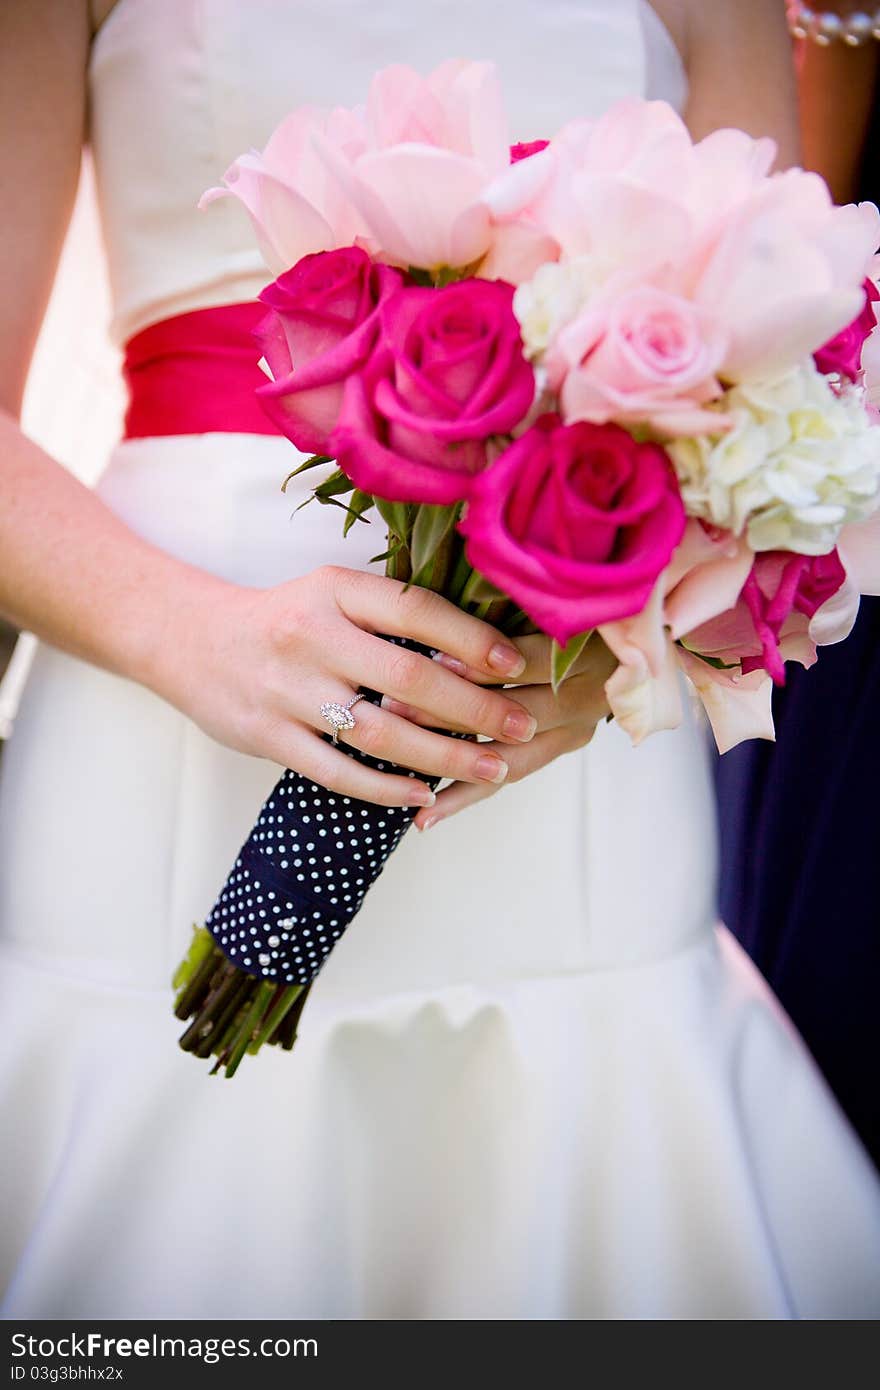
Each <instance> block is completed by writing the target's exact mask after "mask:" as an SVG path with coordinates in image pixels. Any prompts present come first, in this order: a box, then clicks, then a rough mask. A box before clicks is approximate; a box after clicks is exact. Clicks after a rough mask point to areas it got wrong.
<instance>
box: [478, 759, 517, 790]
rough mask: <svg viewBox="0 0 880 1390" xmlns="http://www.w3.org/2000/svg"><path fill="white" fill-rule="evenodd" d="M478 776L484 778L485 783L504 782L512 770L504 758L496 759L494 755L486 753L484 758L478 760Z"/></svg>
mask: <svg viewBox="0 0 880 1390" xmlns="http://www.w3.org/2000/svg"><path fill="white" fill-rule="evenodd" d="M476 770H477V776H478V777H482V779H483V781H484V782H496V783H500V782H503V781H504V779H505V777H506V776H507V774H508V772H509V771H510V768H509V767H508V766H507V763H506V762H504V760H503V759H502V758H496V756H495V754H494V753H485V754H484V755H483V757H482V758H477V762H476Z"/></svg>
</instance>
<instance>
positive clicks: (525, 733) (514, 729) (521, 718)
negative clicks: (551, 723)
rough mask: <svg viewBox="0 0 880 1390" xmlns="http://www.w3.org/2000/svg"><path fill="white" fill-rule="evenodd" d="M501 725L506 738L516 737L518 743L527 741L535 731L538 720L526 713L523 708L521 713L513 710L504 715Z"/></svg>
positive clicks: (532, 736) (533, 735)
mask: <svg viewBox="0 0 880 1390" xmlns="http://www.w3.org/2000/svg"><path fill="white" fill-rule="evenodd" d="M501 727H502V729H503V730H504V733H505V734H506V735H507V737H508V738H515V739H518V740H519V742H520V743H528V742H529V740H530V739H533V738H534V737H535V734H536V733H537V730H538V721H537V719H535V717H534V716H533V715H531V714H526V712H525V710H523V711H522V713H520V712H519V711H517V710H514V711H513V712H512V713H511V714H508V715H507V716H506V717H505V720H504V723H503V724H502V726H501Z"/></svg>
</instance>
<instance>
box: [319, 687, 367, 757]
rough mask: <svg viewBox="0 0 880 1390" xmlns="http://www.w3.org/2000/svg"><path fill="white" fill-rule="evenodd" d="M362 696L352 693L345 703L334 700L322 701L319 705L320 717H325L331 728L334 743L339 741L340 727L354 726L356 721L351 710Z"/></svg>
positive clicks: (349, 727) (348, 727)
mask: <svg viewBox="0 0 880 1390" xmlns="http://www.w3.org/2000/svg"><path fill="white" fill-rule="evenodd" d="M363 698H364V696H363V694H360V695H352V697H351V699H350V700H349V701H348V703H347V704H345V705H340V704H339V702H338V701H336V700H325V701H324V703H323V705H322V706H321V718H322V719H326V721H327V723H328V724H329V725H330V727H331V729H332V730H333V743H334V745H335V744H337V743H338V742H339V730H340V729H353V728H354V726H355V724H356V722H357V721H356V719H355V717H354V715H353V714H352V710H353V709H354V707H355V705H356V704H357V702H358V700H363Z"/></svg>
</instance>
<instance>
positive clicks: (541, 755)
mask: <svg viewBox="0 0 880 1390" xmlns="http://www.w3.org/2000/svg"><path fill="white" fill-rule="evenodd" d="M595 728H596V724H595V722H594V721H592V720H586V721H584V722H582V723H579V724H577V725H573V724H571V723H569V724H567V725H565V726H564V727H563V728H558V729H550V730H548V731H547V732H546V733H543V734H537V735H536V736H535V738H534V739H533V740H532V742H531V743H530V744H529V745H528V746H523V747H522V748H515V749H514V748H510V747H509V746H508V745H504V747H503V748H502V749H501V751H502V752H503V755H504V757H505V758H506V760H507V762H508V765H509V769H510V770H509V773H508V776H507V778H506V781H508V782H519V781H521V780H522V779H523V778H524V777H528V776H529V775H530V774H531V773H533V772H537V771H538V770H539V769H540V768H542V767H546V766H547V764H548V763H552V762H553V761H554V759H556V758H558V757H560V756H561V755H562V754H563V753H570V752H572V750H573V749H575V748H582V747H583V746H584V745H585V744H587V743H589V741H590V739H591V738H592V736H593V733H594V732H595ZM479 746H480V748H481V749H482V750H486V751H489V750H492V748H493V745H492V744H491V743H483V744H480V745H479ZM498 790H499V788H498V787H497V786H489V785H487V784H486V783H483V785H482V786H478V785H476V784H474V783H465V782H453V783H452V785H451V786H449V787H444V789H443V791H441V792H438V794H437V800H436V802H435V803H434V805H433V806H431V807H428V808H426V809H425V810H422V811H419V812H418V814H417V816H416V818H415V825H416V827H417V828H418V829H419V830H430V829H431V827H432V826H434V825H437V824H438V823H439V822H440V821H442V820H448V819H449V817H450V816H454V815H457V814H458V812H459V811H463V810H464V809H465V807H467V806H472V805H473V804H474V803H475V802H477V801H485V799H486V797H487V796H493V795H494V793H495V792H497V791H498Z"/></svg>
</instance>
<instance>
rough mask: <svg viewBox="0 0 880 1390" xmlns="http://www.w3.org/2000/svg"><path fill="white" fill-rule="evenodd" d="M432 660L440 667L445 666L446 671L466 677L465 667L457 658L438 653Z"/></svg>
mask: <svg viewBox="0 0 880 1390" xmlns="http://www.w3.org/2000/svg"><path fill="white" fill-rule="evenodd" d="M434 660H435V661H437V662H439V663H440V665H441V666H445V667H446V669H447V671H452V672H454V674H455V675H456V676H466V675H467V667H466V666H465V664H464V662H463V661H459V659H458V657H457V656H448V655H447V654H446V652H438V653H437V655H436V656H435V657H434Z"/></svg>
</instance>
